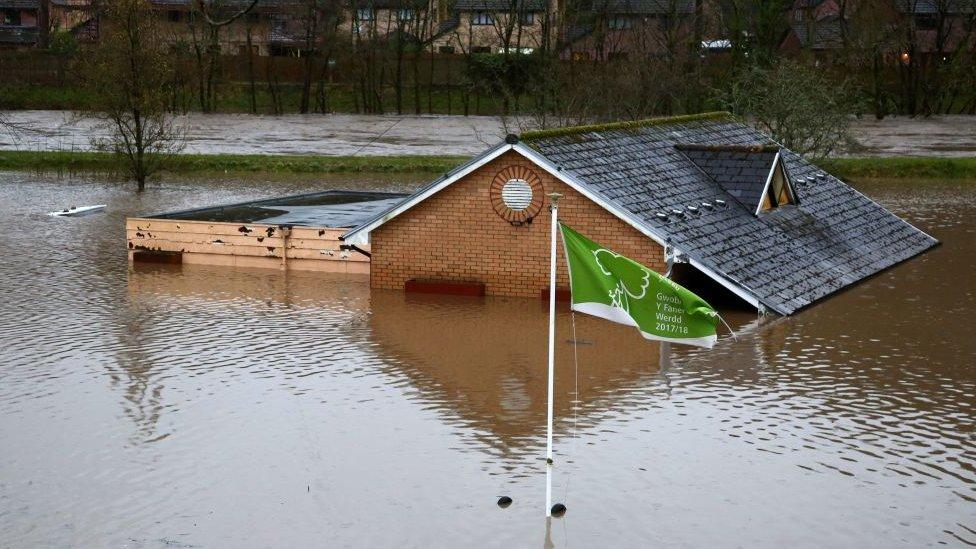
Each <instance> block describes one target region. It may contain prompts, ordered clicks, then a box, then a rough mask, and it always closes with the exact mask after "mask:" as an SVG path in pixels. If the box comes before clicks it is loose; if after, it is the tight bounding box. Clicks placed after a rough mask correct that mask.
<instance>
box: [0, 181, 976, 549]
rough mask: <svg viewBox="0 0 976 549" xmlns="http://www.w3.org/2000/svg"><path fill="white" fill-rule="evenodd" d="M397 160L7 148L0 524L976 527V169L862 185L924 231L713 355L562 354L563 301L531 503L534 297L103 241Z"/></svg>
mask: <svg viewBox="0 0 976 549" xmlns="http://www.w3.org/2000/svg"><path fill="white" fill-rule="evenodd" d="M416 183H417V182H416V181H411V180H404V179H400V178H394V179H391V180H376V179H369V178H365V179H356V180H351V181H339V180H325V181H316V182H311V181H303V180H292V181H286V182H266V181H258V180H252V181H243V182H240V181H235V182H227V181H186V182H167V183H165V184H163V185H162V186H161V187H157V188H152V189H150V190H149V191H147V192H145V193H143V194H142V195H135V194H132V193H131V192H127V191H124V190H121V189H119V188H118V187H117V186H116V185H114V184H111V183H108V182H102V181H98V180H91V179H80V178H61V179H59V178H55V177H46V176H33V175H25V174H10V173H6V174H4V173H0V251H2V257H3V261H2V262H0V279H2V280H3V281H4V282H3V290H4V291H3V299H2V300H0V324H2V325H0V546H3V547H17V548H20V547H307V546H319V547H340V546H352V547H462V546H477V547H547V546H548V547H551V546H555V547H568V546H575V547H653V546H666V547H738V546H748V547H782V546H790V547H824V546H831V547H852V546H858V547H892V546H904V547H922V546H930V545H940V544H945V545H949V546H965V545H972V544H976V519H974V517H976V468H974V467H976V466H974V463H976V440H974V413H976V364H974V363H976V337H974V335H976V332H974V330H973V327H972V326H973V323H972V314H973V311H974V310H976V303H974V301H976V297H974V294H976V277H974V276H973V274H972V273H973V271H974V268H976V185H974V184H973V183H962V184H940V183H932V182H926V183H925V187H924V190H919V188H918V186H916V185H909V184H905V183H898V184H894V185H889V184H885V183H880V182H874V183H863V184H861V185H860V188H861V189H862V190H863V191H864V192H866V193H867V194H869V195H870V196H872V197H874V198H876V199H878V200H880V201H881V202H883V203H884V204H885V205H887V206H889V207H891V208H893V209H894V210H895V211H897V212H898V213H900V214H901V215H904V216H906V217H908V218H909V219H911V220H912V221H913V222H915V223H917V224H918V225H919V226H920V227H922V228H923V229H925V230H927V231H929V232H930V233H932V234H933V235H935V236H937V237H938V238H940V239H941V240H942V241H943V243H944V245H943V246H941V247H939V248H937V249H935V250H934V251H932V252H931V253H928V254H926V255H924V256H922V257H920V258H917V259H915V260H913V261H910V262H908V263H905V264H903V265H901V266H899V267H897V268H895V269H893V270H891V271H888V272H886V273H883V274H881V275H879V276H877V277H875V278H873V279H871V280H869V281H867V282H866V283H864V284H861V285H859V286H857V287H855V288H854V289H851V290H849V291H847V292H844V293H843V294H841V295H839V296H838V297H836V298H834V299H832V300H829V301H827V302H825V303H823V304H821V305H818V306H816V307H814V308H812V309H809V310H807V311H805V312H803V313H801V314H798V315H796V316H794V317H791V318H787V319H779V320H773V321H770V322H766V323H762V324H760V323H758V322H756V320H755V317H754V316H752V315H750V314H747V313H730V314H729V319H730V321H731V322H732V323H733V324H734V325H735V326H736V327H737V329H738V330H739V332H740V333H739V336H738V341H732V340H730V339H725V340H723V341H722V342H721V343H720V344H719V345H718V346H717V347H716V348H715V349H714V350H713V351H712V352H689V351H688V350H685V349H677V348H675V349H673V350H672V351H671V353H670V354H663V355H662V352H661V349H660V348H659V347H658V346H657V345H656V344H653V343H647V342H644V341H642V340H641V339H640V338H639V337H638V336H637V335H635V334H634V333H633V332H632V330H630V329H628V328H626V327H622V326H617V325H613V324H609V323H606V322H602V321H598V320H594V319H590V318H587V317H584V316H577V317H576V319H575V321H576V322H575V324H576V326H575V327H576V335H575V341H576V342H577V345H576V346H575V349H576V351H577V356H576V358H577V360H576V361H575V364H576V365H578V367H577V366H576V365H574V345H573V341H574V335H573V332H572V326H573V322H572V318H571V316H570V315H569V313H568V312H566V311H563V312H561V313H560V316H559V318H558V347H557V355H558V365H557V367H558V374H557V404H556V417H557V418H558V423H557V434H558V436H557V439H556V458H557V469H556V474H555V493H556V495H557V499H558V500H560V501H564V502H565V503H566V504H567V505H568V507H569V510H570V511H569V513H568V514H567V515H566V517H564V518H562V519H559V520H555V521H553V522H552V523H551V525H549V527H548V528H547V524H546V521H545V519H544V518H543V505H542V504H543V501H542V500H543V496H544V475H543V470H542V467H541V461H540V459H539V458H540V456H541V454H542V452H543V445H544V428H545V393H544V391H545V321H546V316H545V310H544V307H543V306H542V305H541V304H540V303H539V302H538V301H536V300H515V299H512V300H508V299H486V300H472V299H463V298H447V297H423V298H420V297H406V296H404V295H403V294H401V293H397V292H372V293H371V292H370V291H369V289H368V287H367V284H366V281H365V280H363V279H360V278H341V277H335V276H322V275H309V274H300V273H291V274H289V275H288V276H285V275H284V274H282V273H280V272H278V271H272V270H268V271H262V270H250V271H249V270H232V269H222V268H208V267H200V266H196V267H190V266H186V267H182V268H181V267H178V266H156V267H139V268H133V267H131V266H129V265H128V264H127V262H126V259H125V252H124V245H123V225H122V219H123V217H124V216H125V215H127V214H137V213H146V212H157V211H165V210H172V209H177V208H184V207H189V206H196V205H201V204H202V203H215V202H216V203H219V202H227V201H232V200H243V199H250V198H257V197H261V196H267V195H276V194H284V193H287V192H302V191H309V190H312V189H319V188H324V187H330V186H331V187H335V186H343V187H356V188H376V189H384V190H402V189H405V188H409V187H411V186H413V185H415V184H416ZM69 203H72V204H87V203H106V204H108V205H109V207H108V210H107V212H105V213H104V214H98V215H92V216H88V217H83V218H77V219H52V218H49V217H47V216H46V215H44V212H46V211H49V210H54V209H56V208H58V207H62V206H64V205H65V204H69ZM503 494H504V495H509V496H511V497H513V498H514V500H515V503H514V504H513V505H512V506H511V507H509V508H508V509H504V510H502V509H499V508H498V507H497V506H496V505H495V500H496V498H497V497H498V496H499V495H503Z"/></svg>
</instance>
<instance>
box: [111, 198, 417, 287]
mask: <svg viewBox="0 0 976 549" xmlns="http://www.w3.org/2000/svg"><path fill="white" fill-rule="evenodd" d="M403 197H404V195H402V194H396V193H380V192H366V191H325V192H319V193H312V194H303V195H296V196H287V197H280V198H272V199H267V200H255V201H250V202H241V203H238V204H229V205H226V206H213V207H207V208H199V209H194V210H184V211H179V212H170V213H164V214H158V215H149V216H145V217H130V218H128V219H126V224H125V229H126V240H127V245H128V249H129V259H130V260H131V261H145V262H153V263H199V264H208V265H226V266H235V267H270V268H285V269H299V270H311V271H324V272H342V273H360V274H365V273H368V272H369V247H368V246H365V247H359V246H354V245H349V244H344V243H343V242H341V241H340V240H339V237H340V236H342V234H343V233H345V232H346V231H348V230H349V227H354V226H356V225H357V224H358V223H361V222H362V221H363V220H365V219H368V218H369V217H370V216H372V215H373V214H375V213H376V212H378V211H382V210H383V209H385V208H387V207H389V206H391V205H393V204H396V203H397V202H399V201H400V200H401V199H403Z"/></svg>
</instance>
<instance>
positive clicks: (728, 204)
mask: <svg viewBox="0 0 976 549" xmlns="http://www.w3.org/2000/svg"><path fill="white" fill-rule="evenodd" d="M551 193H559V194H560V195H562V198H561V199H560V203H559V206H560V207H559V215H560V219H561V220H562V221H563V222H565V223H566V224H567V225H569V226H572V227H573V228H574V229H576V230H578V231H579V232H581V233H583V234H584V235H586V236H587V237H589V238H591V239H593V240H594V241H596V242H599V243H601V244H603V245H606V246H607V247H608V248H611V249H613V250H614V251H616V252H617V253H620V254H623V255H625V256H627V257H630V258H633V259H634V260H636V261H638V262H640V263H642V264H644V265H646V266H648V267H650V268H652V269H655V270H657V271H659V272H664V271H665V270H666V267H667V264H668V263H669V262H672V263H674V269H673V276H674V277H675V278H676V279H677V280H678V281H679V282H682V283H683V284H685V285H686V286H688V287H690V288H692V289H693V290H694V291H696V292H697V293H699V294H700V295H702V296H703V297H705V298H706V299H708V300H710V301H712V302H713V303H714V302H718V303H719V304H721V303H722V302H723V301H722V300H728V301H734V302H737V303H740V304H741V303H743V302H744V303H746V304H748V305H749V306H751V307H755V308H756V309H758V310H760V311H768V312H774V313H777V314H781V315H789V314H792V313H794V312H796V311H797V310H800V309H802V308H804V307H806V306H808V305H810V304H812V303H814V302H816V301H818V300H820V299H822V298H824V297H826V296H828V295H830V294H832V293H834V292H837V291H839V290H841V289H843V288H845V287H847V286H849V285H851V284H854V283H856V282H858V281H860V280H863V279H864V278H866V277H869V276H871V275H874V274H876V273H878V272H880V271H882V270H884V269H887V268H888V267H891V266H893V265H895V264H897V263H899V262H901V261H904V260H906V259H909V258H911V257H913V256H915V255H917V254H919V253H922V252H924V251H925V250H927V249H929V248H931V247H933V246H935V245H937V244H938V242H937V241H936V240H935V239H934V238H932V237H931V236H929V235H927V234H925V233H924V232H922V231H920V230H919V229H917V228H915V227H913V226H912V225H910V224H909V223H907V222H905V221H903V220H902V219H900V218H899V217H897V216H896V215H894V214H892V213H891V212H889V211H888V210H886V209H885V208H884V207H883V206H881V205H879V204H878V203H876V202H874V201H872V200H871V199H869V198H867V197H866V196H864V195H863V194H861V193H859V192H857V191H856V190H855V189H853V188H851V187H850V186H848V185H847V184H845V183H843V182H842V181H840V180H839V179H838V178H836V177H833V176H831V175H829V174H827V173H825V172H824V171H823V170H821V169H819V168H818V167H816V166H814V165H813V164H810V163H809V162H807V161H805V160H803V159H802V158H801V157H800V156H799V155H797V154H795V153H793V152H791V151H789V150H787V149H785V148H783V147H781V146H780V145H778V144H776V143H775V142H773V141H772V140H771V138H770V137H769V136H766V135H764V134H762V133H760V132H758V131H756V130H755V129H753V128H751V127H749V126H747V125H744V124H742V123H740V122H738V121H736V120H735V119H734V118H732V117H731V116H730V115H729V114H727V113H706V114H700V115H693V116H684V117H674V118H663V119H652V120H644V121H636V122H623V123H615V124H606V125H602V126H582V127H571V128H560V129H555V130H543V131H537V132H528V133H525V134H523V135H521V136H515V135H510V136H508V138H506V140H505V141H504V142H502V143H499V144H497V145H495V146H494V147H491V148H490V149H488V150H487V151H485V152H484V153H482V154H480V155H478V156H476V157H474V158H472V159H471V160H470V161H468V162H467V163H465V164H463V165H462V166H459V167H457V168H455V169H454V170H452V171H451V172H449V173H447V174H444V175H443V176H442V177H440V178H438V179H436V180H435V181H432V182H431V183H429V184H427V185H425V186H423V187H422V188H420V189H419V190H417V191H416V192H415V193H413V194H411V195H409V196H403V195H389V194H385V193H357V192H338V191H330V192H326V193H317V194H313V195H302V196H299V197H289V198H283V199H274V200H266V201H259V202H250V203H245V204H237V205H232V206H225V207H216V208H204V209H200V210H192V211H188V212H177V213H170V214H164V215H159V216H148V217H143V218H132V219H129V220H128V222H127V234H128V246H129V251H130V257H131V258H132V259H134V260H139V259H148V260H160V259H163V260H165V258H167V257H169V258H172V259H173V260H174V261H182V262H197V263H218V264H225V265H242V266H244V265H246V266H266V267H284V268H301V269H313V270H326V271H341V272H352V273H363V274H365V273H368V274H369V277H370V285H371V287H373V288H382V289H391V290H407V291H430V292H442V293H461V294H471V295H494V296H519V297H535V296H540V295H544V294H545V293H547V290H548V285H549V225H550V217H549V216H550V212H549V205H550V202H549V201H550V199H549V195H550V194H551ZM560 255H561V254H560ZM558 270H559V272H558V278H557V285H558V286H559V288H560V289H565V288H567V287H568V285H569V279H568V273H567V271H566V266H565V260H564V258H563V257H559V265H558Z"/></svg>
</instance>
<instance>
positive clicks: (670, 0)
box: [594, 0, 695, 15]
mask: <svg viewBox="0 0 976 549" xmlns="http://www.w3.org/2000/svg"><path fill="white" fill-rule="evenodd" d="M594 8H595V9H596V10H597V11H600V10H601V9H602V10H604V11H606V12H607V13H620V14H639V15H654V14H657V15H667V14H670V13H672V12H673V13H675V14H684V15H687V14H689V13H692V12H694V11H695V2H694V0H677V1H674V0H595V1H594Z"/></svg>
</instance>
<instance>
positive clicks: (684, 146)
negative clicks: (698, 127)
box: [674, 143, 782, 153]
mask: <svg viewBox="0 0 976 549" xmlns="http://www.w3.org/2000/svg"><path fill="white" fill-rule="evenodd" d="M674 148H675V149H678V150H679V151H702V152H743V153H771V152H779V151H780V149H781V148H782V147H780V146H779V145H775V144H771V143H756V144H752V145H733V144H728V143H726V144H720V145H714V144H710V143H675V144H674Z"/></svg>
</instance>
